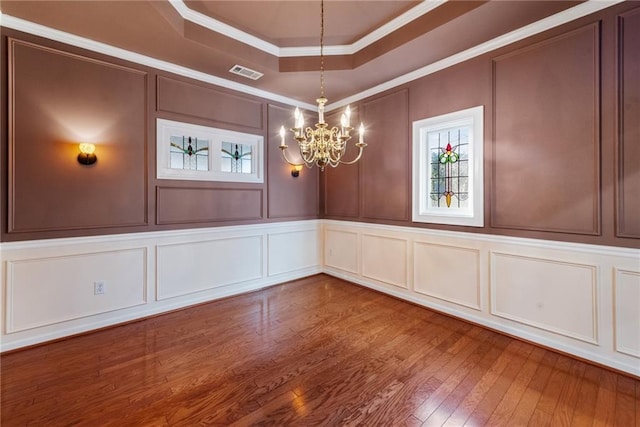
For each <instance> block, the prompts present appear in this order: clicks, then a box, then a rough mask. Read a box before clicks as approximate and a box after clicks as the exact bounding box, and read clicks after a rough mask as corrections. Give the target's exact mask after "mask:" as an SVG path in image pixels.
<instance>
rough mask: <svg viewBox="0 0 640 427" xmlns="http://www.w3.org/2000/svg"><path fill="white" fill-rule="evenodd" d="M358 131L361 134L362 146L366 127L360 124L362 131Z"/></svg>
mask: <svg viewBox="0 0 640 427" xmlns="http://www.w3.org/2000/svg"><path fill="white" fill-rule="evenodd" d="M358 131H359V133H360V144H362V143H363V141H364V125H363V124H362V123H360V129H358Z"/></svg>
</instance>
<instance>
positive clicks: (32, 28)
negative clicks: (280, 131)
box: [0, 0, 624, 112]
mask: <svg viewBox="0 0 640 427" xmlns="http://www.w3.org/2000/svg"><path fill="white" fill-rule="evenodd" d="M174 1H177V0H174ZM180 1H181V0H180ZM623 1H624V0H588V1H586V2H584V3H581V4H579V5H577V6H574V7H572V8H571V9H567V10H565V11H562V12H559V13H556V14H555V15H551V16H549V17H547V18H544V19H542V20H540V21H537V22H534V23H532V24H529V25H526V26H524V27H521V28H519V29H517V30H514V31H511V32H510V33H507V34H504V35H502V36H499V37H496V38H494V39H491V40H489V41H487V42H484V43H481V44H480V45H478V46H475V47H472V48H470V49H467V50H464V51H462V52H459V53H457V54H454V55H451V56H449V57H447V58H443V59H441V60H439V61H436V62H434V63H431V64H429V65H427V66H424V67H422V68H419V69H417V70H414V71H412V72H410V73H407V74H404V75H402V76H399V77H397V78H394V79H392V80H389V81H387V82H385V83H382V84H379V85H377V86H373V87H371V88H369V89H367V90H365V91H362V92H359V93H357V94H355V95H352V96H349V97H347V98H344V99H341V100H339V101H336V102H333V103H331V104H330V105H327V106H326V111H327V112H330V111H333V110H335V109H337V108H340V107H343V106H345V105H348V104H350V103H355V102H357V101H360V100H362V99H364V98H367V97H370V96H373V95H375V94H377V93H380V92H384V91H386V90H389V89H392V88H394V87H397V86H400V85H403V84H405V83H409V82H411V81H413V80H417V79H419V78H421V77H424V76H427V75H429V74H433V73H435V72H437V71H440V70H443V69H445V68H448V67H451V66H453V65H456V64H459V63H461V62H464V61H467V60H469V59H472V58H475V57H477V56H479V55H483V54H485V53H487V52H490V51H492V50H495V49H498V48H501V47H504V46H506V45H508V44H510V43H514V42H517V41H519V40H522V39H524V38H526V37H530V36H533V35H536V34H538V33H541V32H543V31H547V30H549V29H552V28H555V27H557V26H560V25H562V24H566V23H567V22H571V21H573V20H576V19H579V18H582V17H584V16H587V15H590V14H592V13H595V12H598V11H600V10H602V9H606V8H608V7H611V6H613V5H616V4H618V3H622V2H623ZM0 26H3V27H7V28H11V29H14V30H18V31H23V32H25V33H29V34H33V35H36V36H40V37H45V38H48V39H51V40H55V41H58V42H61V43H66V44H69V45H72V46H76V47H80V48H83V49H87V50H91V51H94V52H98V53H103V54H105V55H109V56H114V57H116V58H120V59H124V60H127V61H131V62H135V63H139V64H142V65H146V66H149V67H153V68H157V69H160V70H163V71H167V72H170V73H175V74H179V75H182V76H185V77H189V78H192V79H195V80H200V81H203V82H206V83H211V84H213V85H217V86H222V87H226V88H229V89H232V90H236V91H238V92H242V93H246V94H249V95H254V96H258V97H260V98H266V99H269V100H271V101H276V102H281V103H283V104H287V105H291V106H299V107H301V108H304V109H307V110H310V111H316V110H317V106H316V105H313V104H308V103H303V102H300V101H297V100H295V99H292V98H288V97H285V96H282V95H278V94H275V93H271V92H267V91H264V90H260V89H256V88H254V87H251V86H247V85H243V84H241V83H237V82H234V81H231V80H227V79H223V78H220V77H216V76H213V75H210V74H206V73H203V72H200V71H196V70H192V69H190V68H187V67H183V66H180V65H176V64H172V63H170V62H166V61H162V60H159V59H155V58H152V57H149V56H146V55H142V54H138V53H135V52H131V51H128V50H125V49H121V48H118V47H115V46H111V45H108V44H105V43H101V42H97V41H94V40H91V39H87V38H84V37H80V36H76V35H73V34H69V33H65V32H63V31H60V30H56V29H53V28H49V27H45V26H43V25H40V24H36V23H33V22H29V21H25V20H23V19H20V18H15V17H12V16H9V15H4V14H2V13H1V12H0ZM328 48H331V46H329V47H328Z"/></svg>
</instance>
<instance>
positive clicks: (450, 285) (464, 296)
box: [413, 242, 481, 310]
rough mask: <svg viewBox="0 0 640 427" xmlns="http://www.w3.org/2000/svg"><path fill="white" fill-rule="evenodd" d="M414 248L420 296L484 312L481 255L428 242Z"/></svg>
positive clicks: (414, 282) (415, 271) (415, 285)
mask: <svg viewBox="0 0 640 427" xmlns="http://www.w3.org/2000/svg"><path fill="white" fill-rule="evenodd" d="M413 248H414V249H413V257H414V258H413V265H414V280H413V288H414V290H415V291H416V292H418V293H421V294H425V295H429V296H432V297H435V298H439V299H442V300H444V301H448V302H452V303H455V304H459V305H463V306H465V307H470V308H474V309H476V310H480V308H481V307H480V251H478V250H476V249H467V248H460V247H456V246H446V245H439V244H432V243H426V242H415V243H414V247H413Z"/></svg>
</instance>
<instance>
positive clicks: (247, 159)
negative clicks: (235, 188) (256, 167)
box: [221, 142, 253, 174]
mask: <svg viewBox="0 0 640 427" xmlns="http://www.w3.org/2000/svg"><path fill="white" fill-rule="evenodd" d="M252 156H253V153H252V152H251V146H250V145H245V144H234V143H232V142H223V143H222V153H221V157H222V159H221V160H222V166H221V168H222V169H221V170H222V172H232V173H247V174H250V173H253V170H252V167H251V166H252V160H253V159H252Z"/></svg>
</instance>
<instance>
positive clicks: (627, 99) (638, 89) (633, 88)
mask: <svg viewBox="0 0 640 427" xmlns="http://www.w3.org/2000/svg"><path fill="white" fill-rule="evenodd" d="M618 24H619V36H618V40H619V44H620V49H619V58H618V60H619V65H618V70H619V73H620V75H619V85H620V90H619V91H618V94H619V97H620V100H619V102H620V108H619V115H620V117H619V120H620V135H619V142H618V144H619V145H618V189H617V190H618V191H617V197H618V200H617V205H618V209H617V216H618V218H617V221H616V224H617V235H618V236H621V237H635V238H640V120H638V117H640V83H639V82H638V76H640V10H638V9H635V10H633V11H631V12H629V13H628V14H625V15H623V16H621V17H620V18H619V21H618Z"/></svg>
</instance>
